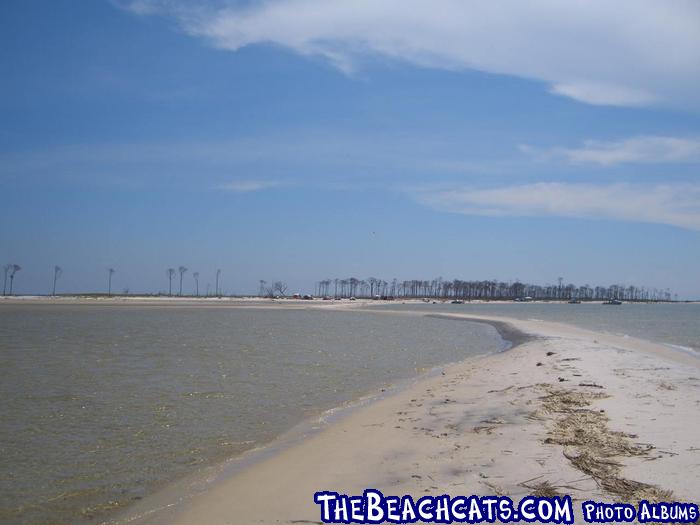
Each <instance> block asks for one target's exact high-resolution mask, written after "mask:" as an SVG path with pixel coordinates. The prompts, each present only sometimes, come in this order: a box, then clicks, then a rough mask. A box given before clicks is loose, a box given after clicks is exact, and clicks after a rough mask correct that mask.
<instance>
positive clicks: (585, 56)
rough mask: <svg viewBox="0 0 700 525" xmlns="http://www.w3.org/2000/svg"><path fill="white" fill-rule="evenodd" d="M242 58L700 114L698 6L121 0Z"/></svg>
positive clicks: (692, 1)
mask: <svg viewBox="0 0 700 525" xmlns="http://www.w3.org/2000/svg"><path fill="white" fill-rule="evenodd" d="M120 3H121V4H123V5H125V6H127V7H128V8H130V9H131V10H132V11H134V12H143V13H149V12H154V11H156V10H157V11H160V12H164V13H169V14H171V15H174V16H176V17H177V18H178V19H179V20H180V22H181V24H182V25H183V27H184V28H185V30H186V31H188V32H189V33H190V34H192V35H196V36H200V37H203V38H206V39H208V40H209V41H210V42H211V43H212V44H213V45H215V46H217V47H219V48H223V49H229V50H234V51H235V50H238V49H240V48H242V47H245V46H247V45H251V44H259V43H273V44H277V45H281V46H284V47H287V48H290V49H293V50H294V51H296V52H298V53H300V54H303V55H315V56H320V57H324V58H325V59H327V60H329V61H330V62H332V63H333V64H335V65H336V66H337V67H339V68H340V69H342V70H343V71H346V72H350V71H352V70H353V69H354V68H355V67H357V64H358V59H361V57H362V56H363V55H365V54H368V53H372V54H379V55H384V56H387V57H390V58H394V59H398V60H403V61H407V62H410V63H413V64H417V65H420V66H425V67H436V68H449V69H475V70H480V71H485V72H490V73H497V74H506V75H514V76H518V77H524V78H528V79H534V80H539V81H543V82H545V83H547V84H548V85H549V90H550V91H551V92H552V93H554V94H557V95H562V96H566V97H570V98H573V99H576V100H579V101H582V102H586V103H590V104H611V105H620V106H638V105H648V104H662V105H671V106H678V107H688V106H692V108H694V109H698V108H699V107H700V95H699V94H698V90H697V86H698V85H700V68H698V64H699V63H700V31H698V29H697V28H698V26H699V25H700V2H697V1H696V0H676V1H674V2H668V1H666V0H617V1H615V2H610V1H607V0H586V1H583V0H577V1H573V2H560V1H558V0H537V1H534V2H522V1H520V0H502V1H499V2H493V1H492V0H471V1H466V0H433V1H431V2H425V1H423V0H268V1H264V2H262V1H261V2H238V3H231V2H226V3H224V4H223V7H222V2H221V1H219V2H217V3H212V0H208V1H203V2H198V3H195V4H194V5H195V6H196V7H194V8H193V7H192V6H193V3H192V2H187V3H185V2H182V1H177V0H132V2H129V1H128V0H120Z"/></svg>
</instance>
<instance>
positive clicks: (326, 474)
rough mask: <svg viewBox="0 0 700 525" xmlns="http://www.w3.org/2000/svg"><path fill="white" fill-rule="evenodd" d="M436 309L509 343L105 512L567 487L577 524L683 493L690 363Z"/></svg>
mask: <svg viewBox="0 0 700 525" xmlns="http://www.w3.org/2000/svg"><path fill="white" fill-rule="evenodd" d="M383 315H391V314H390V313H386V312H385V313H383ZM450 317H457V318H460V317H461V318H464V319H471V320H479V321H483V322H488V323H497V324H498V325H499V327H500V329H501V330H504V329H505V330H509V333H508V337H509V338H510V339H511V340H514V342H515V343H517V345H516V346H515V347H514V348H512V349H511V350H508V351H507V352H503V353H500V354H496V355H491V356H487V357H480V358H472V359H468V360H466V361H463V362H461V363H458V364H456V365H452V366H449V367H447V368H446V369H445V370H444V371H442V372H441V373H439V374H436V375H434V376H432V377H427V378H422V379H419V380H417V381H415V382H414V383H412V384H411V385H410V386H408V387H406V388H402V389H399V390H398V391H397V392H393V393H391V394H389V395H387V396H384V397H383V398H381V399H378V400H376V401H374V402H371V403H369V404H367V405H366V406H362V407H360V408H358V409H356V410H351V411H348V412H347V413H345V414H344V415H343V416H342V417H340V418H339V419H338V420H337V421H334V422H333V423H331V424H329V425H327V426H325V427H324V428H323V429H322V430H321V431H317V432H313V433H311V434H310V435H308V436H306V437H305V438H304V439H297V440H296V442H294V443H293V444H291V445H287V446H283V447H277V448H275V447H274V446H273V447H272V448H271V449H270V450H268V451H267V453H265V451H262V453H261V451H257V452H255V453H253V454H251V455H248V457H247V458H243V459H238V460H235V461H234V462H233V463H234V466H235V468H233V469H232V470H231V469H229V470H228V471H227V472H228V474H225V475H224V474H222V471H221V470H219V471H211V472H210V473H209V475H208V476H205V477H204V478H201V477H200V478H198V479H196V480H194V479H193V480H186V481H185V482H183V483H181V484H179V485H178V486H176V487H170V488H168V489H166V490H164V491H163V492H161V493H160V494H156V495H155V496H153V497H151V498H146V500H144V501H143V502H141V503H139V504H137V505H136V506H134V507H132V508H131V509H130V510H129V512H128V514H127V515H126V516H123V517H122V518H120V519H119V520H118V522H121V523H124V522H128V523H144V524H146V523H147V524H160V523H176V524H183V525H185V524H200V523H207V524H248V523H265V524H268V523H269V524H272V523H320V522H321V520H320V509H319V506H318V505H316V504H315V503H314V501H313V495H314V492H316V491H322V490H327V491H335V492H338V493H345V494H348V495H361V494H362V492H363V490H364V489H366V488H369V487H371V488H375V489H379V490H381V491H382V492H383V493H384V494H385V495H398V496H401V495H404V494H410V495H412V496H413V497H414V498H418V497H421V496H424V495H440V494H449V495H452V496H457V495H464V496H468V495H472V494H474V495H507V496H509V497H511V498H512V499H513V500H515V501H517V500H519V499H520V498H522V497H524V496H526V495H529V494H535V495H540V496H550V495H564V494H568V495H570V496H571V497H572V499H573V500H574V502H575V505H574V509H575V511H576V514H575V516H576V521H577V522H580V521H581V514H580V502H582V501H584V500H587V499H593V500H596V501H605V502H630V503H633V504H636V503H638V501H639V500H641V499H649V500H663V501H686V502H695V503H697V502H698V499H697V495H698V493H699V489H700V438H699V437H698V436H699V435H700V432H699V430H700V428H699V425H700V423H699V421H700V420H698V418H697V412H698V408H700V360H698V359H697V358H695V357H693V356H690V355H685V354H683V353H681V352H676V351H673V350H670V349H668V348H666V347H664V346H662V345H658V344H655V343H650V342H646V341H642V340H638V339H634V338H630V337H620V336H614V335H604V334H599V333H595V332H591V331H587V330H583V329H579V328H575V327H572V326H568V325H563V324H557V323H550V322H543V321H522V320H515V319H505V318H493V317H478V316H465V315H459V314H454V315H453V314H450ZM232 471H233V472H234V473H233V474H232V473H231V472H232Z"/></svg>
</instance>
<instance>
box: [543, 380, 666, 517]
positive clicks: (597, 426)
mask: <svg viewBox="0 0 700 525" xmlns="http://www.w3.org/2000/svg"><path fill="white" fill-rule="evenodd" d="M538 387H539V388H540V389H542V390H544V392H545V395H544V396H542V397H541V398H540V401H541V403H542V405H541V408H540V409H539V410H538V411H537V412H538V414H537V416H539V417H542V416H550V417H552V416H553V418H552V419H553V425H552V426H551V428H550V429H549V432H548V437H547V438H546V439H545V443H548V444H555V445H561V446H563V447H564V456H565V457H566V458H567V459H568V460H569V461H570V462H571V464H572V465H573V466H574V467H575V468H577V469H578V470H580V471H581V472H583V473H585V474H587V475H589V476H591V478H593V479H594V480H595V482H596V483H597V484H598V486H599V487H600V488H601V489H602V490H604V491H605V492H607V493H609V494H610V495H612V496H615V497H616V498H617V499H618V500H619V501H626V502H629V503H638V502H639V501H641V500H648V501H650V502H659V501H670V500H671V499H672V498H673V494H672V492H671V491H668V490H663V489H661V488H659V487H656V486H654V485H650V484H648V483H642V482H640V481H634V480H630V479H626V478H624V477H622V475H621V471H622V463H620V461H619V459H621V458H624V457H634V456H647V455H648V454H649V452H650V451H652V450H653V449H654V447H653V446H652V445H649V444H646V443H637V442H635V441H634V439H635V438H636V437H637V436H635V435H633V434H628V433H625V432H617V431H613V430H611V429H610V428H608V422H609V418H608V416H607V415H606V414H605V412H604V411H603V410H594V409H593V408H591V404H592V402H594V401H596V400H599V399H604V398H606V397H609V396H608V395H607V394H605V393H604V392H600V391H598V392H585V391H579V390H570V389H562V388H556V387H554V386H552V385H546V384H542V385H538Z"/></svg>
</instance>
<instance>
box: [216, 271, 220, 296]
mask: <svg viewBox="0 0 700 525" xmlns="http://www.w3.org/2000/svg"><path fill="white" fill-rule="evenodd" d="M220 276H221V269H219V270H216V296H217V297H221V294H220V293H219V277H220Z"/></svg>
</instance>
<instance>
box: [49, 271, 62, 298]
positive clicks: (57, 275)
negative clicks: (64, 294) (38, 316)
mask: <svg viewBox="0 0 700 525" xmlns="http://www.w3.org/2000/svg"><path fill="white" fill-rule="evenodd" d="M62 273H63V270H62V269H61V267H60V266H58V265H56V266H54V267H53V293H52V294H51V295H56V281H57V280H58V278H59V277H60V276H61V274H62Z"/></svg>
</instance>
